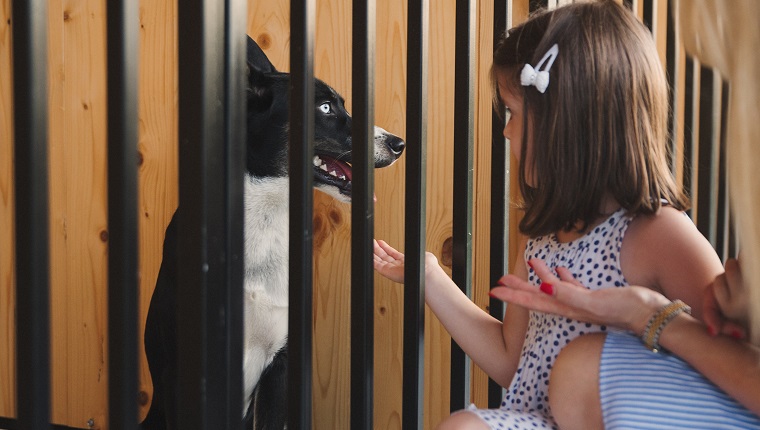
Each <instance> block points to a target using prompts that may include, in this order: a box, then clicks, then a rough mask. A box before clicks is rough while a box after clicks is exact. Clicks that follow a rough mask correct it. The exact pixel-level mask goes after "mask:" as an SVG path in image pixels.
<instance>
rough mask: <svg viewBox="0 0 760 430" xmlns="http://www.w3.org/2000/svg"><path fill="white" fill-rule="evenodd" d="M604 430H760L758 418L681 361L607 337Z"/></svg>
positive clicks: (629, 339) (634, 341) (623, 337)
mask: <svg viewBox="0 0 760 430" xmlns="http://www.w3.org/2000/svg"><path fill="white" fill-rule="evenodd" d="M599 390H600V395H601V399H602V415H603V418H604V425H605V428H607V429H709V430H718V429H760V417H758V416H757V415H754V414H752V413H751V412H750V411H748V410H747V409H746V408H744V407H743V406H741V405H740V404H738V403H737V402H736V401H735V400H733V399H732V398H730V397H729V396H728V395H727V394H726V393H724V392H723V390H721V389H720V388H718V387H716V386H715V385H713V384H712V383H710V382H709V381H708V380H706V379H705V378H704V377H703V376H702V375H701V374H699V373H698V372H697V371H696V370H694V369H693V368H692V367H691V366H689V365H688V364H686V363H685V362H684V361H682V360H680V359H678V358H676V357H675V356H673V355H670V354H662V353H660V354H655V353H653V352H651V351H649V350H648V349H646V348H644V346H643V345H642V344H641V341H640V340H639V339H638V338H636V337H634V336H632V335H629V334H623V333H609V334H608V335H607V340H606V341H605V343H604V349H603V351H602V359H601V365H600V370H599Z"/></svg>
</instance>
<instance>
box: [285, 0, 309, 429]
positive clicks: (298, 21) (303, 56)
mask: <svg viewBox="0 0 760 430" xmlns="http://www.w3.org/2000/svg"><path fill="white" fill-rule="evenodd" d="M290 22H291V24H290V36H291V38H290V40H291V45H290V68H291V69H290V73H291V75H290V112H289V115H290V124H291V126H290V155H289V157H290V209H291V210H290V230H289V235H290V237H289V246H290V272H289V276H290V297H289V301H290V304H289V306H290V310H289V315H288V381H289V382H288V400H289V404H288V408H289V409H288V428H289V429H295V430H299V429H310V428H311V398H312V387H311V383H312V368H311V363H312V359H311V351H312V315H313V312H314V311H313V309H312V302H313V297H312V276H313V275H312V254H313V250H312V245H313V228H312V216H313V213H314V203H313V202H314V196H313V191H312V186H313V177H312V175H313V173H312V154H313V151H314V147H313V146H314V145H313V141H314V106H313V103H314V22H315V1H314V0H301V1H298V0H291V2H290Z"/></svg>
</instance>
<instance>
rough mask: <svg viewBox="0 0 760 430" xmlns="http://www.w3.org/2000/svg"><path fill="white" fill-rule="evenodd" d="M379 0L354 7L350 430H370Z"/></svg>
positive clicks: (358, 1)
mask: <svg viewBox="0 0 760 430" xmlns="http://www.w3.org/2000/svg"><path fill="white" fill-rule="evenodd" d="M375 9H376V7H375V0H354V2H353V8H352V13H353V17H352V36H353V45H352V46H353V48H352V59H353V60H352V61H353V64H352V78H351V87H352V90H351V91H352V110H353V122H352V123H351V125H352V130H351V136H352V137H351V140H352V142H353V145H352V155H351V159H352V161H353V163H352V170H353V175H352V180H351V183H352V192H351V428H352V429H355V430H356V429H367V430H370V429H372V427H373V426H372V402H373V398H374V396H373V395H372V390H373V385H374V384H373V382H374V378H373V368H374V339H375V336H374V327H375V326H374V316H375V312H374V303H375V286H374V271H373V269H372V239H373V237H374V226H375V225H374V222H375V219H374V207H373V202H372V195H373V190H374V184H375V179H374V171H373V168H374V163H373V155H374V149H373V146H374V145H373V142H374V131H373V130H374V125H373V124H374V118H375V97H374V92H375Z"/></svg>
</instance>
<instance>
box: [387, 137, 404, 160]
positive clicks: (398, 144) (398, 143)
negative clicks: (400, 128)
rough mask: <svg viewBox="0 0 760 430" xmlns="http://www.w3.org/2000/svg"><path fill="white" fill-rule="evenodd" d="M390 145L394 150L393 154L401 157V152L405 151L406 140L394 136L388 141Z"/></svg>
mask: <svg viewBox="0 0 760 430" xmlns="http://www.w3.org/2000/svg"><path fill="white" fill-rule="evenodd" d="M388 147H389V148H390V149H391V151H392V152H393V155H395V156H396V157H400V156H401V153H402V152H404V148H405V147H406V142H404V141H403V140H401V138H399V137H396V136H393V138H392V139H390V141H389V142H388Z"/></svg>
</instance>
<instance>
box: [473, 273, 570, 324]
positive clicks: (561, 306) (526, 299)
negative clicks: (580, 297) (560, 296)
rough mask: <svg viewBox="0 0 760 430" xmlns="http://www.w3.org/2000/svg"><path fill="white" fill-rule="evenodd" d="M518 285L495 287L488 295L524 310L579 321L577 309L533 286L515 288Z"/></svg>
mask: <svg viewBox="0 0 760 430" xmlns="http://www.w3.org/2000/svg"><path fill="white" fill-rule="evenodd" d="M513 280H518V281H519V280H520V279H519V278H514V279H512V278H511V279H509V280H507V281H508V282H509V281H513ZM517 285H519V283H510V284H508V285H506V286H497V287H494V288H492V289H491V291H490V292H489V293H488V294H489V295H490V296H491V297H493V298H496V299H499V300H502V301H505V302H507V303H510V304H516V305H518V306H522V307H524V308H526V309H531V310H534V311H538V312H546V313H550V314H556V315H562V316H565V317H568V318H573V319H579V318H581V317H580V314H579V312H578V310H577V309H575V308H573V307H572V306H568V305H567V304H565V303H562V302H561V301H558V300H556V299H555V298H554V297H552V296H549V295H547V294H544V293H542V292H539V291H538V290H537V289H536V287H535V286H533V287H532V288H530V289H522V288H520V287H517Z"/></svg>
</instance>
